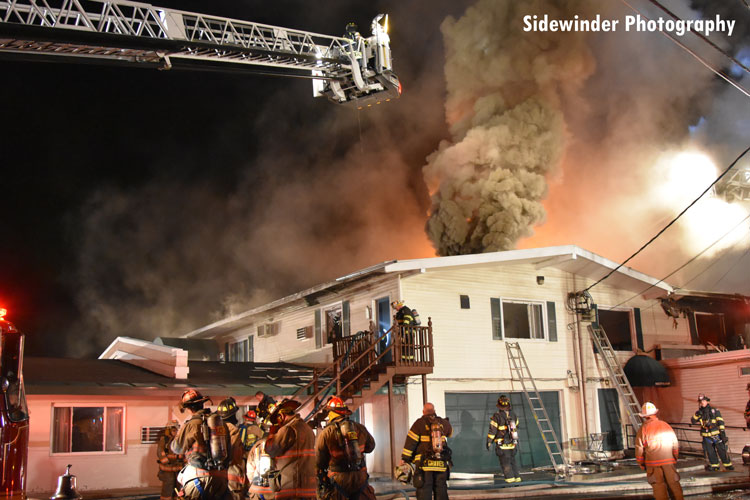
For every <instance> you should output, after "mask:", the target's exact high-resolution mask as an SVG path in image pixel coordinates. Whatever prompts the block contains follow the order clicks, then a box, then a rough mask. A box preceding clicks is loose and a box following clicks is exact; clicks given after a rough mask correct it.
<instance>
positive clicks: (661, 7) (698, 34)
mask: <svg viewBox="0 0 750 500" xmlns="http://www.w3.org/2000/svg"><path fill="white" fill-rule="evenodd" d="M649 2H651V3H652V4H654V5H656V6H657V7H658V8H660V9H661V10H662V11H664V12H666V13H667V14H669V16H670V17H672V19H674V20H675V21H682V19H681V18H679V17H678V16H677V15H675V14H674V13H673V12H672V11H671V10H669V9H667V8H666V7H664V6H663V5H662V4H660V3H659V2H658V1H657V0H649ZM688 31H690V32H691V33H692V34H694V35H695V36H697V37H698V38H700V39H701V40H703V41H704V42H706V43H707V44H709V45H710V46H711V47H713V48H714V49H716V51H718V52H720V53H721V54H722V55H724V57H726V58H727V59H729V60H730V61H732V62H733V63H734V64H736V65H737V66H739V67H740V68H742V69H744V70H745V72H747V73H750V68H748V67H747V66H745V65H744V64H742V62H741V61H738V60H737V58H735V57H734V56H733V55H732V54H729V53H728V52H726V51H725V50H724V49H722V48H721V47H719V46H718V45H716V44H715V43H714V42H712V41H711V40H709V39H708V37H706V36H704V35H703V34H701V33H699V32H697V31H694V30H693V29H689V30H688Z"/></svg>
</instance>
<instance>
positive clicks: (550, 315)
mask: <svg viewBox="0 0 750 500" xmlns="http://www.w3.org/2000/svg"><path fill="white" fill-rule="evenodd" d="M547 334H548V335H549V337H548V338H549V341H550V342H557V315H556V314H555V303H554V302H552V301H549V300H548V301H547Z"/></svg>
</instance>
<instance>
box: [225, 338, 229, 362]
mask: <svg viewBox="0 0 750 500" xmlns="http://www.w3.org/2000/svg"><path fill="white" fill-rule="evenodd" d="M224 361H229V342H227V343H226V344H224Z"/></svg>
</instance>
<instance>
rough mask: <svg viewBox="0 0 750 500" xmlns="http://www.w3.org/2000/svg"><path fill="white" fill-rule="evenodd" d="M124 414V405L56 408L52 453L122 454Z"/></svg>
mask: <svg viewBox="0 0 750 500" xmlns="http://www.w3.org/2000/svg"><path fill="white" fill-rule="evenodd" d="M124 414H125V409H124V408H123V407H122V406H55V407H53V417H52V453H87V452H115V453H121V452H122V451H123V450H124V443H125V439H124Z"/></svg>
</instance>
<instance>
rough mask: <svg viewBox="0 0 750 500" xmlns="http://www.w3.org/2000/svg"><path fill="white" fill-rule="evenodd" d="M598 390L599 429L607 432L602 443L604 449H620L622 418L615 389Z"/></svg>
mask: <svg viewBox="0 0 750 500" xmlns="http://www.w3.org/2000/svg"><path fill="white" fill-rule="evenodd" d="M598 392H599V424H600V429H601V430H602V432H607V433H609V435H608V436H607V437H606V438H605V440H604V442H603V443H602V444H603V447H604V450H606V451H616V450H622V449H623V447H622V420H621V418H620V397H619V395H618V394H617V389H599V391H598Z"/></svg>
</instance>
